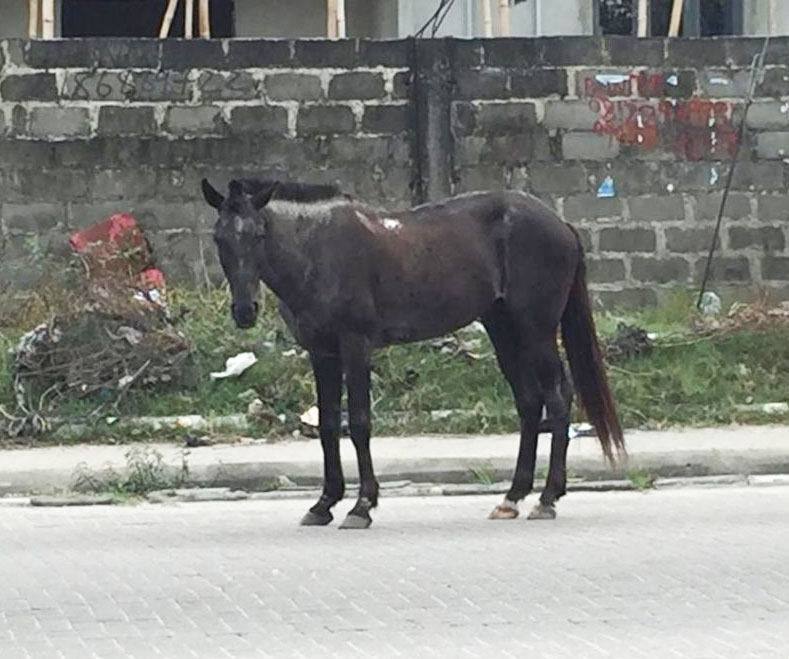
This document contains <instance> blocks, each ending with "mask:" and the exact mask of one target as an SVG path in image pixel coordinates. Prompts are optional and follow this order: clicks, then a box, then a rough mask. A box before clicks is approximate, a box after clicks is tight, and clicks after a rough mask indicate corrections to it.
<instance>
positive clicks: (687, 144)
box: [584, 72, 737, 160]
mask: <svg viewBox="0 0 789 659" xmlns="http://www.w3.org/2000/svg"><path fill="white" fill-rule="evenodd" d="M676 85H677V78H676V76H674V75H672V74H669V75H665V74H646V73H644V72H639V73H633V74H628V75H621V76H613V75H611V76H595V77H594V78H587V79H586V80H585V81H584V91H585V93H586V94H587V96H588V98H589V108H590V110H592V112H594V113H595V115H596V116H597V119H596V121H595V122H594V125H593V130H594V132H595V133H596V134H598V135H607V136H608V137H609V138H610V139H611V140H616V141H618V142H619V143H620V144H623V145H626V146H633V147H637V148H639V149H646V150H656V149H664V150H667V151H670V152H672V153H674V154H675V155H676V156H677V157H679V158H683V159H686V160H702V159H705V158H727V157H730V156H732V155H733V154H734V150H735V148H736V143H737V129H736V128H735V126H734V123H733V121H732V118H733V117H732V115H733V112H734V107H733V104H732V103H730V102H727V101H719V100H709V99H704V98H698V97H691V98H685V99H674V98H660V99H650V98H649V97H654V96H662V95H664V94H665V92H666V89H667V87H672V86H676ZM634 92H635V93H637V94H638V95H639V96H640V98H632V94H633V93H634ZM621 96H631V98H616V97H621Z"/></svg>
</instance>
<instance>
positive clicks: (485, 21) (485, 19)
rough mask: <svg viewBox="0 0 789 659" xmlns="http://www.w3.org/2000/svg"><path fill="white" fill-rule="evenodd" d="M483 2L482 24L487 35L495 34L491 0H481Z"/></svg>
mask: <svg viewBox="0 0 789 659" xmlns="http://www.w3.org/2000/svg"><path fill="white" fill-rule="evenodd" d="M480 1H481V2H482V25H483V27H484V34H485V36H486V37H492V36H493V17H492V16H491V14H490V0H480Z"/></svg>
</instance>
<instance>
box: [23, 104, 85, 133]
mask: <svg viewBox="0 0 789 659" xmlns="http://www.w3.org/2000/svg"><path fill="white" fill-rule="evenodd" d="M89 133H90V119H89V116H88V109H87V108H68V107H59V106H39V107H35V108H33V110H32V111H31V113H30V134H31V135H32V136H34V137H43V138H53V139H56V138H62V137H82V136H87V135H88V134H89Z"/></svg>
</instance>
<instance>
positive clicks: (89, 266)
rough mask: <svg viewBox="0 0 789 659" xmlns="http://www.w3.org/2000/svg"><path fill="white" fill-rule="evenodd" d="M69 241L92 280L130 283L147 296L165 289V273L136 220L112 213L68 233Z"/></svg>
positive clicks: (124, 214)
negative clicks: (156, 264)
mask: <svg viewBox="0 0 789 659" xmlns="http://www.w3.org/2000/svg"><path fill="white" fill-rule="evenodd" d="M68 241H69V244H70V245H71V247H72V248H73V249H74V251H76V252H77V253H78V254H79V255H80V256H82V258H83V262H84V264H85V267H86V270H87V276H88V279H89V280H90V281H91V282H94V283H95V282H98V281H103V282H106V283H110V282H113V283H115V284H125V285H129V286H131V287H133V288H135V289H137V290H138V291H140V292H142V293H144V294H145V296H146V297H147V298H149V299H150V293H151V292H154V291H155V292H157V293H158V294H162V293H164V286H165V281H164V274H163V273H162V271H161V270H159V269H158V268H156V267H155V266H154V264H153V253H152V252H151V248H150V246H149V245H148V241H147V240H146V239H145V235H144V234H143V232H142V229H140V227H139V225H138V224H137V221H136V220H135V219H134V217H132V216H131V215H129V214H128V213H115V214H114V215H111V216H110V217H108V218H107V219H106V220H103V221H101V222H97V223H96V224H93V225H91V226H89V227H86V228H85V229H81V230H79V231H75V232H74V233H72V234H71V235H70V236H69V239H68Z"/></svg>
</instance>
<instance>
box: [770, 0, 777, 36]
mask: <svg viewBox="0 0 789 659" xmlns="http://www.w3.org/2000/svg"><path fill="white" fill-rule="evenodd" d="M775 2H776V0H768V3H769V4H768V5H767V34H768V35H770V36H772V35H774V34H777V28H778V26H777V25H776V24H775V21H776V20H777V17H778V11H777V8H776V6H775Z"/></svg>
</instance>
